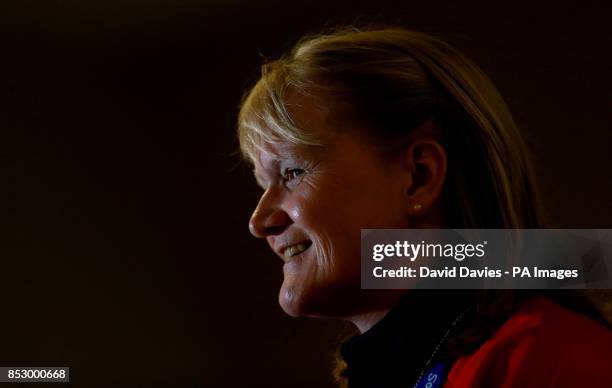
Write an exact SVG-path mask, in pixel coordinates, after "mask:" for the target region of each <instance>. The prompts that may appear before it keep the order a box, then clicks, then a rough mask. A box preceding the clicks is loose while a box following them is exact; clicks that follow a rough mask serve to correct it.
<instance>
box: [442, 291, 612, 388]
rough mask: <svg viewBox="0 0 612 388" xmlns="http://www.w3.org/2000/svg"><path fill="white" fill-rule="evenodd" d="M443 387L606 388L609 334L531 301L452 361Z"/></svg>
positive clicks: (611, 350) (611, 349) (610, 365)
mask: <svg viewBox="0 0 612 388" xmlns="http://www.w3.org/2000/svg"><path fill="white" fill-rule="evenodd" d="M444 387H445V388H467V387H470V388H475V387H487V388H489V387H496V388H497V387H499V388H514V387H517V388H518V387H520V388H530V387H534V388H535V387H537V388H548V387H555V388H566V387H567V388H570V387H571V388H576V387H585V388H594V387H597V388H599V387H601V388H612V331H610V330H608V329H607V328H605V327H604V326H602V325H601V324H599V323H597V322H595V321H593V320H591V319H589V318H588V317H586V316H583V315H581V314H578V313H575V312H572V311H570V310H567V309H565V308H563V307H561V306H560V305H558V304H556V303H554V302H552V301H550V300H549V299H547V298H543V297H542V298H536V299H534V300H531V301H529V302H527V303H526V304H525V305H524V306H523V307H522V308H521V309H520V310H519V311H518V312H517V313H516V314H514V315H513V316H512V317H511V318H510V319H509V320H508V321H507V322H506V323H504V325H503V326H502V327H501V328H500V329H499V330H498V331H497V332H496V333H495V334H494V335H493V336H492V337H491V338H490V339H489V340H488V341H486V342H485V343H484V344H483V345H482V346H481V347H480V348H479V349H478V350H477V351H475V352H474V353H472V354H470V355H468V356H465V357H462V358H460V359H459V360H457V362H456V363H455V364H454V365H453V367H452V368H451V370H450V372H449V374H448V378H447V381H446V383H445V385H444Z"/></svg>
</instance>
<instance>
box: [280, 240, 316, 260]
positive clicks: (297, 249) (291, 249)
mask: <svg viewBox="0 0 612 388" xmlns="http://www.w3.org/2000/svg"><path fill="white" fill-rule="evenodd" d="M311 244H312V242H311V241H305V242H302V243H299V244H295V245H291V246H288V247H287V248H285V251H284V252H283V256H285V258H286V259H289V258H291V257H293V256H295V255H299V254H300V253H302V252H304V251H305V250H306V249H308V248H309V247H310V245H311Z"/></svg>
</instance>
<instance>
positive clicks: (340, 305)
mask: <svg viewBox="0 0 612 388" xmlns="http://www.w3.org/2000/svg"><path fill="white" fill-rule="evenodd" d="M352 296H354V292H351V291H349V290H346V289H339V288H337V287H310V288H308V289H304V288H299V287H296V286H294V285H285V284H283V286H281V289H280V292H279V294H278V303H279V304H280V306H281V308H282V309H283V311H285V313H286V314H287V315H290V316H292V317H311V318H342V317H344V316H345V315H346V314H347V311H345V310H346V308H347V307H348V306H350V305H352V303H351V299H352V298H351V297H352Z"/></svg>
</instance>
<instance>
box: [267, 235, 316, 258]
mask: <svg viewBox="0 0 612 388" xmlns="http://www.w3.org/2000/svg"><path fill="white" fill-rule="evenodd" d="M298 244H305V245H306V249H304V250H303V251H302V252H300V253H298V254H296V255H293V256H291V257H285V251H286V250H287V248H289V247H291V246H294V245H298ZM311 246H312V241H310V240H302V241H297V242H292V243H290V244H286V245H283V246H281V247H280V248H278V249H275V251H276V253H277V254H278V255H279V256H280V258H281V259H282V260H283V261H285V262H289V261H291V260H293V259H295V258H296V257H298V256H301V255H302V254H304V253H306V252H307V251H308V250H309V249H310V247H311Z"/></svg>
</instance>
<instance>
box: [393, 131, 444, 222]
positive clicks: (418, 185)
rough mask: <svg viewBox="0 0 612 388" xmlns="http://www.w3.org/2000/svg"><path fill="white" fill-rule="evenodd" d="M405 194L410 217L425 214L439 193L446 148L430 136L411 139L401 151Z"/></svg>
mask: <svg viewBox="0 0 612 388" xmlns="http://www.w3.org/2000/svg"><path fill="white" fill-rule="evenodd" d="M403 159H404V164H403V165H404V173H407V174H409V175H410V176H409V177H408V176H407V178H409V179H406V180H405V182H407V186H408V187H406V191H405V193H406V196H407V197H408V201H409V202H408V212H409V215H410V216H413V217H419V216H421V215H423V214H425V213H427V212H428V211H429V210H430V209H431V207H432V206H433V205H434V204H435V203H436V202H437V200H438V198H439V197H440V195H441V193H442V187H443V185H444V180H445V177H446V168H447V158H446V151H445V150H444V148H443V147H442V145H440V143H439V142H438V141H436V140H434V139H418V140H415V141H414V142H413V143H412V144H411V145H410V147H409V148H408V150H407V151H406V152H405V153H404V157H403Z"/></svg>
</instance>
